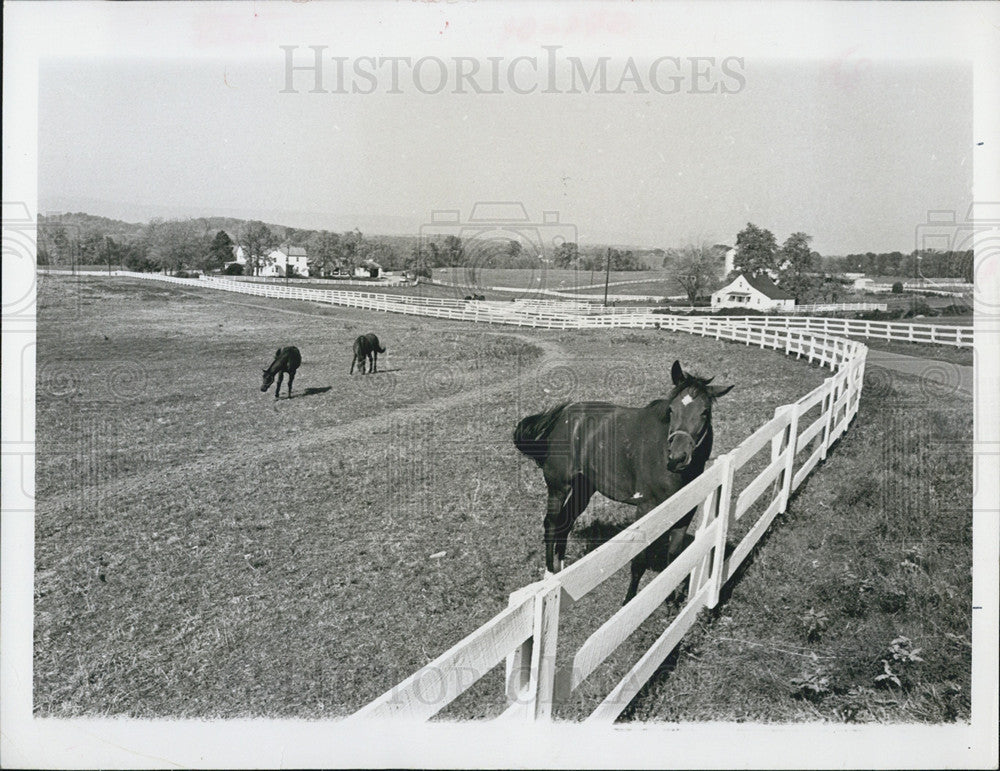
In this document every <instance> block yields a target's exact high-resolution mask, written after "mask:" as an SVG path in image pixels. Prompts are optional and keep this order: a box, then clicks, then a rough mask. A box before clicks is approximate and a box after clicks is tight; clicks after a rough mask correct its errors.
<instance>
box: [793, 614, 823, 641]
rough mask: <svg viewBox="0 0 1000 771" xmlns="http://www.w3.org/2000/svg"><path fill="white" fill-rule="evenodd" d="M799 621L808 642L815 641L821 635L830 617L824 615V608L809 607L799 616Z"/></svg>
mask: <svg viewBox="0 0 1000 771" xmlns="http://www.w3.org/2000/svg"><path fill="white" fill-rule="evenodd" d="M799 621H800V622H801V623H802V627H803V629H804V630H805V633H806V640H808V641H809V642H816V641H817V640H819V638H820V636H821V635H822V633H823V630H825V629H826V628H827V626H829V624H830V617H829V616H827V615H826V611H825V610H816V609H815V608H809V610H808V611H806V612H805V613H804V614H803V615H802V616H801V617H800V619H799Z"/></svg>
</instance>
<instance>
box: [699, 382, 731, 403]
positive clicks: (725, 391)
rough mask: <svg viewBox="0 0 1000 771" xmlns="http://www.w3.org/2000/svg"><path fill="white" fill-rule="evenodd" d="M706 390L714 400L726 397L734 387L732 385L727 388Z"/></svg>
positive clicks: (717, 387)
mask: <svg viewBox="0 0 1000 771" xmlns="http://www.w3.org/2000/svg"><path fill="white" fill-rule="evenodd" d="M734 385H735V384H734ZM705 390H706V391H708V395H709V396H711V397H712V398H713V399H718V398H719V397H720V396H725V395H726V394H728V393H729V392H730V391H732V390H733V386H731V385H727V386H709V387H708V388H706V389H705Z"/></svg>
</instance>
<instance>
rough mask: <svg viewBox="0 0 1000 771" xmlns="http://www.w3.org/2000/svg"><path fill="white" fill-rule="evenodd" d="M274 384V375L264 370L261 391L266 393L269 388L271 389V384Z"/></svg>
mask: <svg viewBox="0 0 1000 771" xmlns="http://www.w3.org/2000/svg"><path fill="white" fill-rule="evenodd" d="M273 382H274V373H273V372H271V371H270V370H269V369H267V368H266V367H265V368H264V382H262V383H261V384H260V390H261V391H266V390H267V389H268V388H270V387H271V383H273Z"/></svg>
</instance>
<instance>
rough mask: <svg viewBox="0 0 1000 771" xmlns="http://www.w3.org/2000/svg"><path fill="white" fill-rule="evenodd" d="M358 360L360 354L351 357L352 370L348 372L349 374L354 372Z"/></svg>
mask: <svg viewBox="0 0 1000 771" xmlns="http://www.w3.org/2000/svg"><path fill="white" fill-rule="evenodd" d="M357 360H358V355H357V354H354V358H353V359H351V371H350V372H348V373H347V374H349V375H353V374H354V364H355V362H357Z"/></svg>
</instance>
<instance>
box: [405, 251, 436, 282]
mask: <svg viewBox="0 0 1000 771" xmlns="http://www.w3.org/2000/svg"><path fill="white" fill-rule="evenodd" d="M430 259H431V256H430V250H429V249H428V248H427V247H425V246H422V245H421V244H420V243H416V244H414V245H413V249H411V250H410V256H409V257H407V258H406V266H405V268H404V270H406V272H407V273H409V274H411V275H412V276H413V277H414V278H416V277H417V276H424V277H426V278H431V268H432V267H433V265H432V264H431V262H430Z"/></svg>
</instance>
